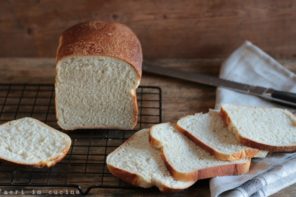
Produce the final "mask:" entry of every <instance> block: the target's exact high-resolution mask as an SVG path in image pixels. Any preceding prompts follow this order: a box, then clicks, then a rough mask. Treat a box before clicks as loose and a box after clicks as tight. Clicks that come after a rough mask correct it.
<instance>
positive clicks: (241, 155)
mask: <svg viewBox="0 0 296 197" xmlns="http://www.w3.org/2000/svg"><path fill="white" fill-rule="evenodd" d="M176 129H177V130H178V131H180V132H181V133H183V134H184V135H185V136H186V137H188V138H189V139H190V140H192V141H193V142H194V143H195V144H196V145H198V146H200V147H201V148H203V149H204V150H206V151H207V152H209V153H210V154H211V155H213V156H214V157H216V158H217V159H219V160H223V161H236V160H240V159H251V158H253V157H255V156H256V154H257V153H258V152H259V151H260V150H258V149H254V148H247V149H245V150H242V151H238V152H235V153H232V154H225V153H223V152H219V151H218V150H215V149H214V148H212V147H211V146H209V145H207V144H205V143H204V142H202V141H201V140H199V139H198V138H196V137H195V136H193V135H192V134H191V133H190V132H188V131H187V130H185V129H183V128H182V127H181V126H179V125H178V124H176Z"/></svg>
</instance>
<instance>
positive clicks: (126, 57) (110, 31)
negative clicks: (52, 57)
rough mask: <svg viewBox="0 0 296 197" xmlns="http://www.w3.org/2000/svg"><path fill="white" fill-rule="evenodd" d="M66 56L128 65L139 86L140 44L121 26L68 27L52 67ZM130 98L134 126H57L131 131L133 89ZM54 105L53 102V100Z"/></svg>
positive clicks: (95, 23) (91, 23)
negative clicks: (103, 58) (105, 60)
mask: <svg viewBox="0 0 296 197" xmlns="http://www.w3.org/2000/svg"><path fill="white" fill-rule="evenodd" d="M70 56H108V57H112V58H115V59H120V60H122V61H125V62H127V63H128V64H130V65H131V67H132V68H133V69H134V70H135V72H136V74H137V80H138V82H139V83H140V80H141V76H142V62H143V55H142V47H141V43H140V41H139V39H138V38H137V36H136V35H135V33H134V32H133V31H132V30H131V29H130V28H128V27H127V26H125V25H123V24H120V23H115V22H112V23H111V22H109V23H108V22H102V21H88V22H84V23H80V24H77V25H74V26H72V27H70V28H69V29H67V30H66V31H64V32H63V33H62V35H61V36H60V37H59V44H58V48H57V52H56V65H58V63H59V61H60V60H62V59H63V58H66V57H70ZM56 68H57V66H56ZM56 75H57V70H56ZM56 83H57V81H56ZM138 85H139V84H138ZM138 85H137V86H138ZM131 97H132V99H133V105H134V112H133V119H134V124H133V125H132V127H131V128H118V127H112V126H109V127H103V126H98V127H92V128H90V127H83V126H81V127H80V126H78V127H72V128H65V127H63V125H61V124H59V121H58V124H59V126H60V127H61V128H63V129H64V130H75V129H110V128H114V129H122V130H128V129H133V128H135V126H136V125H137V119H138V104H137V96H136V93H135V89H132V90H131ZM55 101H57V99H56V98H55ZM55 106H56V108H57V106H58V103H57V102H55ZM56 117H57V119H59V117H60V115H59V114H58V110H56Z"/></svg>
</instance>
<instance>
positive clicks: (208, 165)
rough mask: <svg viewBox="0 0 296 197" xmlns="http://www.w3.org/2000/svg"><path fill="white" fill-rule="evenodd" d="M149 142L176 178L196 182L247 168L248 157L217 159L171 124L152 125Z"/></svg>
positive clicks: (243, 171)
mask: <svg viewBox="0 0 296 197" xmlns="http://www.w3.org/2000/svg"><path fill="white" fill-rule="evenodd" d="M150 142H151V144H152V145H153V146H154V147H156V148H158V149H159V150H160V151H161V153H162V158H163V160H164V161H165V163H166V166H167V168H168V170H169V171H170V172H171V174H172V176H173V177H174V178H175V179H176V180H182V181H197V180H199V179H206V178H211V177H215V176H224V175H236V174H242V173H246V172H248V171H249V167H250V163H251V161H250V160H248V159H244V160H237V161H222V160H218V159H216V158H215V157H214V156H212V155H210V154H209V153H208V152H207V151H205V150H204V149H203V148H201V147H199V146H197V145H195V144H194V143H193V142H192V141H191V140H190V139H189V138H187V137H186V136H184V135H183V134H182V133H181V132H179V131H178V130H177V129H176V128H175V127H174V125H173V124H171V123H162V124H158V125H154V126H152V127H151V129H150Z"/></svg>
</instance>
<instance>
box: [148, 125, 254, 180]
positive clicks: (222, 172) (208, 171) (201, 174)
mask: <svg viewBox="0 0 296 197" xmlns="http://www.w3.org/2000/svg"><path fill="white" fill-rule="evenodd" d="M149 142H150V143H151V145H152V146H153V147H155V148H157V149H159V151H160V153H161V158H162V160H163V161H164V163H165V165H166V167H167V169H168V170H169V172H170V173H171V175H172V176H173V177H174V178H175V179H176V180H179V181H198V180H200V179H207V178H212V177H216V176H227V175H238V174H244V173H247V172H248V171H249V168H250V165H251V160H248V161H246V162H245V163H238V164H227V165H221V166H215V167H210V168H205V169H200V170H197V171H192V172H188V173H185V172H179V171H177V170H176V169H174V167H173V165H172V164H170V162H169V160H168V159H167V156H166V155H165V152H164V150H163V146H162V144H161V142H159V141H158V140H157V139H155V138H154V137H153V136H152V135H151V129H150V131H149Z"/></svg>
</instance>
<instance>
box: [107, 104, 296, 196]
mask: <svg viewBox="0 0 296 197" xmlns="http://www.w3.org/2000/svg"><path fill="white" fill-rule="evenodd" d="M292 151H296V118H295V116H294V115H293V114H292V113H290V112H289V111H287V110H284V109H279V108H258V107H247V106H234V105H222V106H221V109H220V110H219V111H215V110H210V111H209V112H208V113H206V114H203V113H198V114H195V115H189V116H185V117H183V118H181V119H180V120H178V121H177V123H161V124H157V125H154V126H152V127H151V128H149V129H143V130H140V131H138V132H136V133H135V134H134V135H133V136H131V137H130V138H129V139H128V140H127V141H126V142H124V143H123V144H122V145H121V146H119V147H118V148H117V149H116V150H114V151H113V152H112V153H110V154H109V155H108V157H107V161H106V162H107V167H108V169H109V171H110V172H111V173H112V174H113V175H115V176H117V177H119V178H120V179H122V180H124V181H126V182H128V183H131V184H133V185H137V186H140V187H143V188H148V187H152V186H156V187H158V188H159V189H160V190H161V191H178V190H182V189H185V188H188V187H190V186H191V185H193V184H194V183H195V182H196V181H197V180H200V179H206V178H211V177H215V176H225V175H238V174H243V173H247V172H248V171H249V168H250V165H251V159H252V158H254V157H265V156H266V155H267V153H268V152H292Z"/></svg>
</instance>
